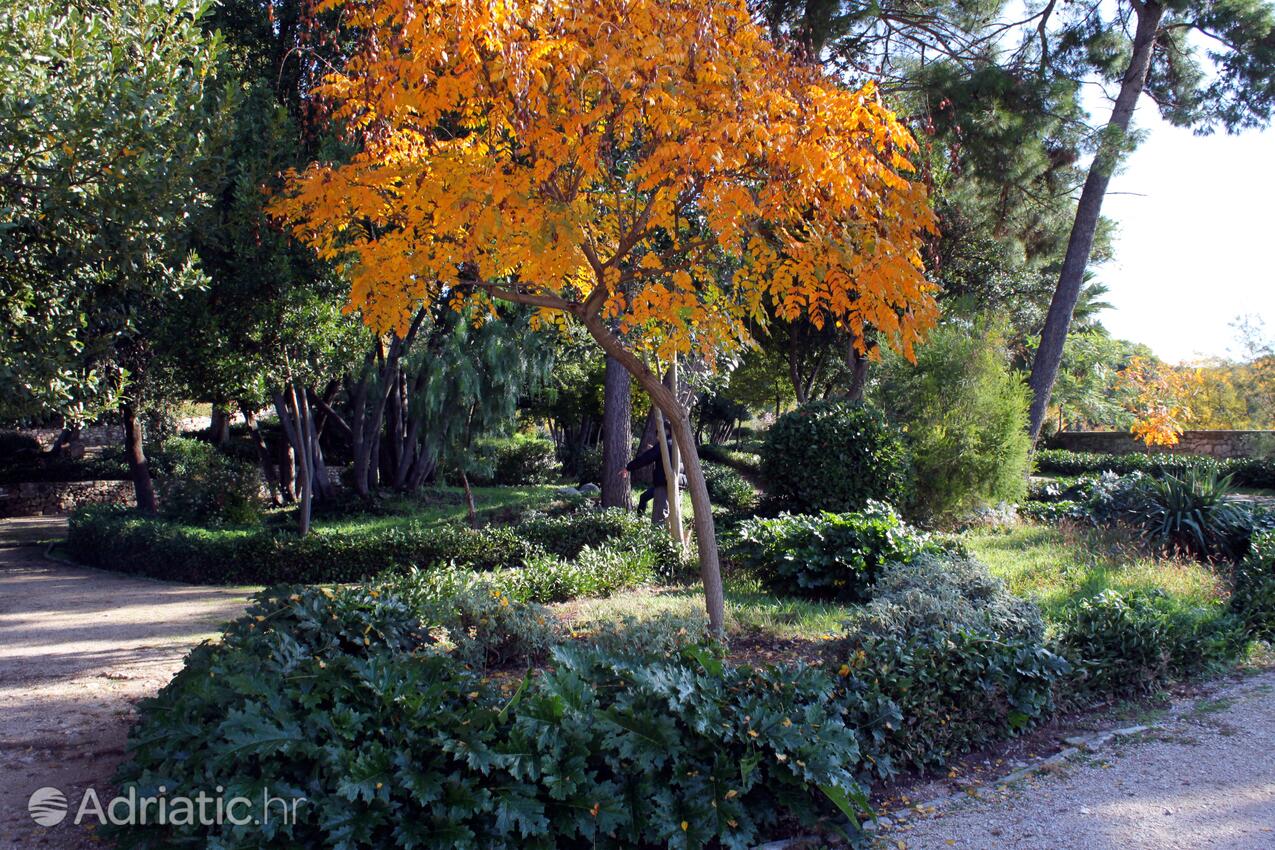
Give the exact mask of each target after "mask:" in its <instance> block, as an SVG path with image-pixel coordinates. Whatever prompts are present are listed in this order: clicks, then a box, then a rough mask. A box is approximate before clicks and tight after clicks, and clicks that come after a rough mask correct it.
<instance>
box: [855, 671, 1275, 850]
mask: <svg viewBox="0 0 1275 850" xmlns="http://www.w3.org/2000/svg"><path fill="white" fill-rule="evenodd" d="M985 797H986V799H966V800H962V801H961V802H959V803H956V804H954V805H952V806H951V807H948V808H945V809H941V810H940V811H939V812H938V813H937V814H935V815H932V816H928V817H927V816H924V815H922V816H919V817H918V818H917V819H916V820H914V821H912V822H911V823H910V824H901V825H900V824H894V825H892V826H890V827H887V828H886V829H885V830H884V831H883V836H882V840H881V842H880V844H881V846H882V847H884V848H890V850H904V848H907V850H949V848H959V850H1272V848H1275V671H1266V672H1263V673H1259V674H1257V675H1254V676H1252V677H1249V678H1247V679H1244V680H1242V681H1239V682H1230V683H1226V684H1223V685H1221V686H1220V687H1218V688H1217V689H1216V690H1213V691H1212V692H1211V693H1209V695H1208V696H1206V697H1202V698H1201V697H1195V698H1192V699H1187V700H1182V701H1180V702H1178V703H1175V704H1174V706H1173V707H1172V708H1171V709H1170V710H1169V712H1168V713H1167V715H1166V716H1165V717H1164V718H1163V719H1162V720H1161V721H1160V722H1159V723H1158V724H1157V725H1156V726H1154V727H1153V728H1152V729H1151V730H1149V731H1147V732H1144V733H1142V734H1141V735H1139V736H1137V737H1136V738H1131V739H1128V740H1126V741H1125V742H1123V743H1120V744H1119V745H1117V746H1115V747H1114V748H1112V747H1110V746H1108V747H1107V748H1103V749H1099V750H1097V751H1096V752H1094V753H1081V754H1078V755H1077V756H1076V757H1073V758H1072V759H1070V760H1068V761H1067V762H1065V763H1064V764H1063V765H1062V766H1060V767H1059V768H1057V769H1056V770H1053V771H1050V772H1047V773H1043V774H1041V775H1039V776H1037V777H1036V778H1033V779H1029V780H1025V781H1024V782H1022V783H1019V784H1017V785H1016V786H1014V787H1012V788H1010V789H1009V790H1005V791H999V792H990V793H987V794H985Z"/></svg>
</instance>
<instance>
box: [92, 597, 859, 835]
mask: <svg viewBox="0 0 1275 850" xmlns="http://www.w3.org/2000/svg"><path fill="white" fill-rule="evenodd" d="M431 625H433V624H431V623H429V622H428V621H424V620H414V619H413V618H412V617H411V616H410V612H409V611H408V610H407V609H406V607H405V606H404V605H403V603H402V602H401V601H400V600H398V599H396V598H395V597H393V596H392V595H386V594H382V595H379V596H376V597H373V596H372V594H371V593H370V592H367V591H365V590H362V589H356V590H352V591H347V592H339V593H337V594H335V595H333V596H332V597H331V598H328V597H325V596H323V595H321V594H320V593H319V592H317V591H315V590H313V589H304V590H297V589H286V588H285V589H282V590H278V591H271V592H268V593H266V594H263V595H262V596H261V597H259V599H258V602H257V604H256V605H255V606H254V607H253V608H252V609H251V610H250V611H249V612H248V614H247V615H246V616H245V617H243V618H242V619H240V620H239V621H237V622H236V623H234V624H233V625H232V626H231V627H230V628H229V630H228V631H227V632H226V635H225V639H224V640H223V641H222V642H221V643H220V644H204V645H203V646H201V647H199V648H198V649H196V650H195V651H194V652H193V653H192V654H191V655H190V657H189V658H188V659H187V663H186V666H185V668H184V669H183V670H182V671H181V672H180V673H178V675H177V676H176V677H175V678H174V680H173V681H172V682H171V683H170V684H169V685H168V686H166V687H165V688H164V689H163V690H162V691H161V692H160V694H159V696H158V697H157V698H155V699H153V700H147V701H145V702H144V703H142V705H141V706H140V712H139V714H140V716H139V722H138V724H137V725H136V726H135V727H134V729H133V731H132V734H131V736H130V740H129V746H128V760H127V761H126V762H125V763H124V764H123V765H122V766H121V768H120V771H119V773H118V775H117V782H118V784H119V786H120V791H121V793H124V794H127V793H130V792H135V793H136V794H137V795H138V796H139V797H147V796H155V795H157V794H159V793H160V792H159V786H161V785H163V786H165V788H166V793H168V794H187V795H193V794H194V793H196V791H197V790H199V789H209V788H213V787H216V786H222V787H224V789H225V791H224V794H225V796H227V797H232V796H242V797H247V798H249V799H250V800H251V801H253V802H252V805H253V806H254V809H253V811H252V812H251V813H250V814H251V815H252V816H253V817H256V818H258V819H261V818H262V816H263V815H264V814H265V812H264V811H263V810H262V808H261V807H260V806H259V802H260V801H263V795H262V794H261V789H263V788H266V789H268V790H269V793H270V795H272V796H275V797H284V798H287V797H304V798H305V801H304V802H303V803H301V804H300V805H298V806H297V808H296V814H297V818H296V822H295V823H282V822H280V821H279V820H278V817H277V814H278V813H277V811H276V812H275V815H276V818H275V820H274V821H273V822H270V823H262V824H259V825H253V826H250V827H240V826H235V825H233V824H232V823H230V822H228V821H227V822H224V823H219V824H200V823H194V824H189V825H183V824H171V823H170V824H155V823H145V824H134V825H128V826H120V827H113V828H111V829H110V832H111V833H112V837H113V838H115V840H116V841H117V842H118V846H119V847H120V848H123V850H141V848H160V847H169V846H175V845H177V844H191V845H198V846H210V847H211V846H216V847H220V848H223V850H239V848H243V850H246V849H247V848H281V850H282V848H287V850H320V848H323V850H326V848H331V847H343V848H348V849H349V850H355V848H368V850H371V848H376V850H383V848H440V850H441V849H442V848H449V850H450V848H483V850H488V848H490V850H500V848H510V850H514V848H516V850H530V848H545V850H549V848H555V847H616V848H619V847H655V846H678V847H696V848H697V847H705V846H714V847H738V848H745V847H751V846H755V845H756V844H758V843H759V842H761V841H764V840H766V839H769V838H773V837H778V836H780V835H783V834H784V833H785V832H786V831H787V830H788V829H790V828H793V827H796V828H802V826H803V825H804V826H805V827H809V826H811V825H814V824H815V823H816V822H817V821H819V820H821V819H825V818H830V817H835V816H836V815H837V808H836V807H835V806H834V800H835V801H837V802H838V803H841V804H844V805H845V806H846V808H847V809H848V810H849V811H852V812H853V811H854V810H855V809H856V808H861V807H862V806H864V805H866V795H865V794H864V793H863V789H862V787H861V786H860V785H859V783H858V782H857V781H856V780H855V777H854V775H853V771H854V768H855V766H856V765H857V764H858V763H859V750H858V744H857V740H856V735H855V732H854V730H853V729H852V728H851V727H849V726H847V724H846V723H845V721H844V719H843V715H844V710H843V708H842V706H841V705H840V703H839V702H837V701H836V700H835V699H834V697H833V693H832V687H831V682H830V680H829V678H828V677H827V676H825V675H823V674H822V673H820V672H819V671H817V670H814V669H811V668H805V667H790V668H767V669H764V670H756V669H752V668H748V667H732V666H729V665H726V664H724V663H723V662H722V660H721V659H720V656H719V655H718V654H717V653H716V652H715V651H714V650H713V649H711V648H709V647H703V646H692V647H687V648H685V649H684V650H681V651H679V652H677V653H676V654H673V655H670V656H668V657H662V656H661V657H652V656H645V657H632V656H628V657H626V656H616V655H613V654H609V653H606V652H602V651H598V650H595V649H589V648H587V647H578V648H559V649H557V650H555V651H554V654H553V659H552V669H550V670H548V671H546V672H544V673H542V674H540V675H539V676H534V677H533V676H528V677H527V678H526V679H525V680H524V682H523V684H522V685H521V686H520V687H519V688H518V689H517V691H516V692H515V693H514V695H513V697H512V699H511V698H510V695H509V692H508V691H505V692H502V691H501V690H500V689H498V688H497V687H496V686H494V684H492V683H491V682H490V681H489V680H488V679H485V678H481V677H480V676H479V675H478V674H477V673H475V672H472V671H470V670H468V669H466V668H465V667H464V666H463V665H462V664H461V663H460V662H459V661H458V660H457V659H454V658H452V657H450V656H449V655H447V654H446V653H444V652H443V651H441V650H439V649H437V648H436V647H435V646H434V645H432V644H431V643H429V640H428V638H427V637H426V636H425V635H424V633H425V632H426V630H427V629H428V628H429V627H430V626H431ZM192 820H196V821H197V820H198V819H192ZM842 820H843V821H844V818H842Z"/></svg>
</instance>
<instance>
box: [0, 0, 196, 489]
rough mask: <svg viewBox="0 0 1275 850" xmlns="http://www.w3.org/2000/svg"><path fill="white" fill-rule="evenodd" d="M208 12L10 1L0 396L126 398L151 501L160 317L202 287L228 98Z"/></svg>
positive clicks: (42, 408) (39, 403) (32, 409)
mask: <svg viewBox="0 0 1275 850" xmlns="http://www.w3.org/2000/svg"><path fill="white" fill-rule="evenodd" d="M206 8H207V7H206V6H201V5H198V4H195V5H192V4H189V3H178V2H173V0H163V2H154V1H153V0H151V1H149V2H148V1H147V0H113V2H105V3H100V4H97V3H71V4H66V3H53V2H47V0H35V2H30V3H4V4H2V5H0V174H3V176H2V177H0V313H3V315H4V322H3V331H0V333H2V334H3V339H2V344H0V381H2V382H3V391H2V392H0V396H2V397H3V398H4V399H5V402H4V406H5V411H6V415H9V416H13V415H24V414H27V415H29V414H32V413H37V412H45V413H56V414H61V415H62V416H64V417H66V418H68V419H70V420H75V421H79V420H83V419H86V418H89V417H92V416H93V415H95V414H97V413H99V412H101V411H103V410H108V409H111V408H113V407H116V406H120V407H121V408H122V412H123V417H124V422H125V439H126V448H127V451H128V459H129V464H130V468H131V470H132V473H133V479H134V483H135V485H136V490H137V502H138V506H139V508H141V509H142V510H145V511H154V510H155V508H156V501H155V494H154V488H153V486H152V484H151V480H150V473H149V469H148V467H147V463H146V455H145V452H144V450H143V446H142V428H141V424H140V420H139V418H138V414H139V409H140V407H141V405H142V404H143V402H144V391H145V386H146V372H147V369H148V367H149V365H150V361H151V358H152V356H153V345H152V340H151V338H150V336H149V334H150V332H151V329H152V320H153V319H154V317H156V316H157V315H158V314H160V313H161V312H162V311H163V310H164V309H166V308H168V307H169V306H170V305H171V304H172V303H173V302H174V301H175V300H176V299H178V298H180V297H181V295H182V294H183V293H186V292H189V291H191V290H192V289H193V288H195V287H197V286H199V285H200V284H201V283H202V275H201V274H200V272H199V270H198V267H197V265H196V264H195V262H194V261H193V260H192V259H191V257H190V255H189V250H190V245H189V242H188V239H187V237H188V233H189V230H188V219H189V216H190V215H191V214H192V212H194V211H196V210H197V209H198V208H199V207H200V206H201V205H202V204H204V203H205V202H206V198H205V197H203V196H202V194H201V191H200V179H199V175H200V171H201V169H202V168H204V167H205V166H206V164H207V161H206V148H207V142H208V136H209V133H210V131H211V130H212V128H213V127H215V126H216V124H217V123H218V118H217V115H216V112H217V110H218V108H219V107H218V101H219V99H220V98H219V97H218V95H219V91H218V89H217V88H216V87H215V77H216V70H217V58H218V53H219V50H220V41H219V39H218V38H217V37H216V36H210V35H209V34H207V33H206V32H205V31H204V30H203V29H202V28H201V26H200V19H201V16H202V15H203V14H204V13H205V12H206Z"/></svg>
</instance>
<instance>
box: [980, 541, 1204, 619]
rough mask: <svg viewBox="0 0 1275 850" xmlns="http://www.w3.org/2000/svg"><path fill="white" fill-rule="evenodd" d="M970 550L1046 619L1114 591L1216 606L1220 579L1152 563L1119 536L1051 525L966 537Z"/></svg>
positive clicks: (1190, 564)
mask: <svg viewBox="0 0 1275 850" xmlns="http://www.w3.org/2000/svg"><path fill="white" fill-rule="evenodd" d="M964 539H965V543H966V545H967V546H969V548H970V551H972V552H973V553H974V555H975V556H976V557H977V558H978V559H979V560H980V561H982V562H983V563H985V564H987V566H988V567H989V568H990V569H991V571H992V573H994V574H995V575H997V576H999V577H1000V578H1002V579H1003V580H1004V581H1005V583H1006V584H1008V585H1009V588H1010V590H1012V591H1013V592H1014V593H1016V594H1018V595H1020V596H1026V597H1029V598H1031V599H1033V600H1035V601H1036V603H1037V604H1039V605H1040V606H1041V609H1042V610H1043V611H1044V614H1045V617H1046V618H1047V619H1054V618H1056V617H1057V615H1058V613H1059V611H1060V609H1061V608H1062V607H1063V606H1064V605H1066V604H1067V603H1068V602H1070V601H1072V600H1075V599H1082V598H1086V597H1089V596H1094V595H1096V594H1098V593H1100V592H1102V591H1103V590H1106V589H1108V588H1113V589H1116V590H1121V591H1127V590H1134V589H1139V588H1141V589H1151V588H1159V589H1161V590H1163V591H1164V592H1165V593H1167V594H1168V595H1169V596H1170V597H1171V598H1173V599H1175V600H1179V601H1180V602H1181V603H1182V604H1184V605H1191V606H1201V605H1209V604H1213V603H1215V602H1217V601H1219V600H1220V599H1221V598H1222V596H1223V593H1224V587H1223V584H1222V582H1221V580H1220V578H1219V576H1218V575H1217V574H1216V573H1214V572H1213V571H1212V570H1210V569H1209V568H1208V567H1206V566H1204V565H1203V564H1199V563H1196V562H1194V561H1190V560H1185V559H1176V558H1175V559H1162V558H1154V557H1151V556H1150V555H1147V554H1146V553H1144V552H1140V551H1138V550H1137V549H1136V548H1135V547H1134V546H1133V545H1132V544H1130V543H1128V542H1124V541H1121V540H1120V539H1119V538H1118V537H1116V536H1113V535H1109V534H1102V533H1099V532H1096V531H1085V530H1074V529H1062V528H1058V527H1055V526H1052V525H1021V526H1015V527H1011V528H993V529H978V530H974V531H970V532H967V533H966V535H965V538H964Z"/></svg>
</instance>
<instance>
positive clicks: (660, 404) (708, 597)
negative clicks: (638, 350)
mask: <svg viewBox="0 0 1275 850" xmlns="http://www.w3.org/2000/svg"><path fill="white" fill-rule="evenodd" d="M577 315H578V318H579V319H580V320H581V321H583V322H584V325H585V327H586V328H587V329H588V331H589V334H590V335H591V336H592V337H593V338H594V340H595V341H596V342H597V343H598V345H600V346H602V350H603V351H605V352H606V353H607V354H609V355H610V356H612V357H614V358H615V359H616V360H618V361H619V362H620V365H621V366H623V367H624V368H625V369H626V370H627V371H628V372H629V374H630V375H632V376H633V377H635V378H636V379H637V381H638V384H639V385H640V386H641V387H642V389H643V390H645V391H646V393H647V394H648V395H649V396H650V397H651V401H652V403H653V404H654V405H655V406H656V407H657V408H659V410H660V411H662V412H663V413H664V415H665V416H666V417H667V418H668V419H669V421H670V423H671V424H672V426H673V439H674V440H675V441H676V442H677V444H678V448H679V450H680V451H681V454H682V460H683V463H684V465H685V467H686V482H687V489H688V490H690V493H691V505H692V507H693V508H694V511H695V540H696V543H697V544H698V546H699V568H700V580H701V581H702V582H703V583H704V607H705V608H706V609H707V612H708V622H709V627H710V628H711V629H712V630H713V633H714V634H717V635H722V634H725V628H726V601H725V595H724V593H723V588H722V572H721V559H720V557H719V555H718V552H717V530H716V528H715V527H714V524H713V511H712V505H711V503H710V500H709V498H708V485H707V483H706V482H705V481H704V470H703V468H702V467H701V466H700V462H699V452H698V451H697V450H696V446H695V435H694V433H693V432H692V431H691V418H690V415H689V414H688V413H687V412H686V408H685V407H683V406H682V404H681V402H679V401H678V399H677V395H676V394H675V393H673V392H672V391H671V390H669V388H668V387H666V386H664V384H663V382H662V381H660V379H659V377H658V376H657V375H656V374H655V373H654V372H652V371H651V370H650V369H648V368H647V367H646V366H645V365H644V364H643V363H642V361H641V360H639V359H638V358H637V356H636V355H634V354H633V352H631V351H629V350H628V349H627V348H625V347H624V343H622V342H620V340H619V338H618V337H616V336H615V335H614V334H613V333H611V331H610V329H608V328H607V326H606V323H605V322H603V320H602V319H601V318H600V317H599V316H598V315H597V314H596V313H589V312H586V311H583V310H582V311H581V313H580V314H577Z"/></svg>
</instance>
